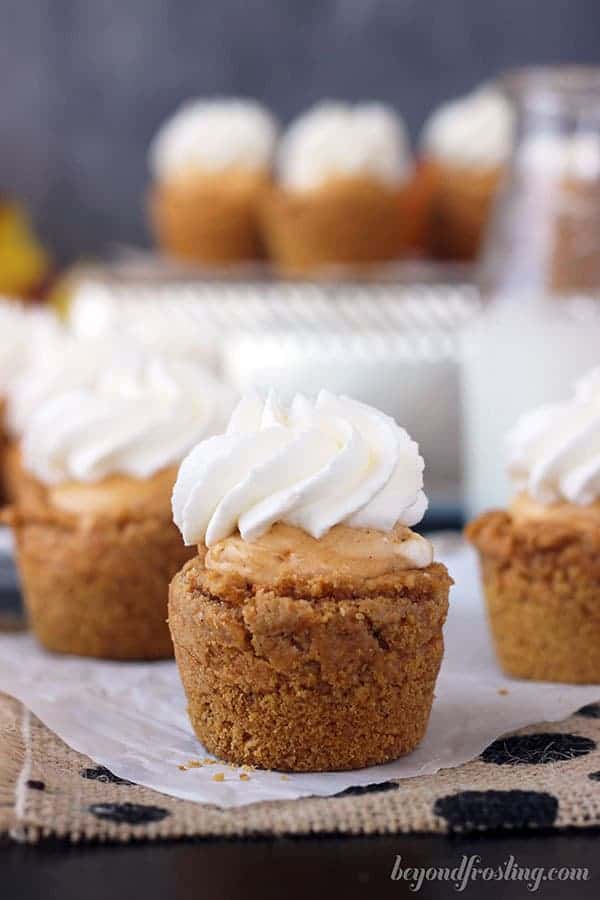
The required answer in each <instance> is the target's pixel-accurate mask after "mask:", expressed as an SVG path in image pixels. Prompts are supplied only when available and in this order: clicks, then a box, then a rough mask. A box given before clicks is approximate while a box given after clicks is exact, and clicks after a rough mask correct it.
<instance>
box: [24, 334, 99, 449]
mask: <svg viewBox="0 0 600 900" xmlns="http://www.w3.org/2000/svg"><path fill="white" fill-rule="evenodd" d="M114 353H115V348H114V341H111V340H108V339H106V340H93V341H92V340H90V341H85V340H79V339H78V338H76V337H74V336H73V335H72V334H71V333H69V332H67V331H64V332H61V333H60V334H58V335H56V336H55V337H54V339H53V340H49V341H47V342H46V343H45V344H44V345H43V346H41V347H40V348H39V352H38V353H37V354H36V356H35V358H33V357H32V358H30V360H29V365H28V366H27V367H26V368H25V369H24V371H23V372H22V373H21V374H20V375H19V376H18V377H16V378H15V379H14V381H13V383H12V385H11V389H10V391H9V395H8V404H7V424H8V428H9V430H10V432H11V433H12V434H13V435H14V436H17V437H18V436H20V435H22V433H23V431H24V429H25V427H26V426H27V424H28V422H29V421H30V419H31V418H32V416H33V415H34V414H35V413H36V412H37V410H38V409H40V407H42V406H43V405H44V404H45V403H46V402H47V401H48V400H50V399H51V398H52V397H55V396H56V395H58V394H61V393H63V392H64V391H67V390H72V389H73V388H78V387H85V386H87V385H89V384H92V383H93V382H94V381H95V380H96V378H97V377H98V375H99V373H101V372H102V371H105V370H106V369H107V368H108V367H109V366H110V362H111V360H112V359H113V357H114Z"/></svg>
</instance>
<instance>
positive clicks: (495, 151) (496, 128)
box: [422, 86, 514, 168]
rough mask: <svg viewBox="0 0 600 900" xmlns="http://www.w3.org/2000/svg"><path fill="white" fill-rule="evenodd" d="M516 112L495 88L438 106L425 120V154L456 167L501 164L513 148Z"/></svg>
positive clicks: (475, 92)
mask: <svg viewBox="0 0 600 900" xmlns="http://www.w3.org/2000/svg"><path fill="white" fill-rule="evenodd" d="M513 132H514V112H513V108H512V106H511V104H510V102H509V101H508V99H507V98H506V97H505V96H504V94H502V93H501V92H500V91H499V90H497V89H495V88H493V87H488V86H485V87H482V88H479V89H478V90H476V91H473V93H471V94H467V95H466V96H465V97H461V98H459V99H458V100H452V101H451V102H449V103H444V104H443V105H442V106H440V107H439V109H437V110H436V111H435V112H434V113H433V114H432V115H431V116H430V117H429V119H428V120H427V121H426V123H425V126H424V129H423V137H422V146H423V150H424V152H425V154H426V155H428V156H432V157H433V158H435V159H438V160H440V161H442V162H446V163H449V164H451V165H456V166H467V167H469V166H472V167H475V168H491V167H494V166H499V165H502V164H503V163H504V162H505V161H506V160H507V158H508V156H509V155H510V152H511V149H512V145H513Z"/></svg>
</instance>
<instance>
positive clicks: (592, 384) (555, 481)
mask: <svg viewBox="0 0 600 900" xmlns="http://www.w3.org/2000/svg"><path fill="white" fill-rule="evenodd" d="M507 440H508V450H509V457H508V473H509V476H510V477H511V478H512V479H513V482H514V484H515V487H516V488H517V489H518V490H523V491H526V492H527V493H528V494H529V495H530V496H531V497H532V498H533V499H534V500H537V501H538V502H539V503H544V504H552V503H558V502H561V501H568V502H569V503H574V504H577V505H580V506H586V505H588V504H590V503H593V502H595V501H596V500H598V499H599V498H600V368H598V369H594V370H592V371H591V372H590V373H589V374H588V375H587V376H586V377H584V378H582V379H581V381H579V382H578V384H577V385H576V388H575V395H574V397H573V398H572V400H570V401H568V402H566V403H555V404H551V405H546V406H542V407H540V408H539V409H536V410H534V411H533V412H530V413H527V414H525V415H524V416H522V417H521V418H520V419H519V420H518V422H517V424H516V426H515V427H514V428H513V430H512V431H511V432H510V433H509V435H508V438H507Z"/></svg>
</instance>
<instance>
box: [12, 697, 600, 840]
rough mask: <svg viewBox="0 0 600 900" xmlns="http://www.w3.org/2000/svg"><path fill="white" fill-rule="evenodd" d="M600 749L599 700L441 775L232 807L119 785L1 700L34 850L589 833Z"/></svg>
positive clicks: (19, 822) (25, 830) (598, 815)
mask: <svg viewBox="0 0 600 900" xmlns="http://www.w3.org/2000/svg"><path fill="white" fill-rule="evenodd" d="M599 745H600V704H597V705H593V706H587V707H584V708H583V709H581V710H579V712H578V713H577V714H576V715H574V716H571V717H570V718H569V719H566V720H565V721H564V722H560V723H556V722H554V723H551V724H542V725H536V726H530V727H528V728H524V729H521V730H520V731H519V732H517V733H516V734H514V735H511V736H508V737H505V738H501V739H500V740H498V741H494V743H493V744H491V745H490V746H489V747H488V748H487V750H485V751H484V753H483V754H482V755H481V756H480V757H479V758H478V759H476V760H473V761H472V762H470V763H467V764H466V765H463V766H460V767H459V768H456V769H445V770H442V771H441V772H439V773H438V774H437V775H429V776H423V777H419V778H410V779H405V780H403V781H400V782H386V783H385V784H379V785H374V786H371V787H367V788H351V789H349V790H348V791H344V792H343V794H340V795H337V796H335V797H331V798H306V799H301V800H291V801H285V802H272V803H255V804H252V805H250V806H245V807H243V808H240V809H229V810H222V809H219V808H218V807H216V806H209V805H203V804H197V803H191V802H189V801H185V800H177V799H174V798H172V797H167V796H165V795H164V794H159V793H156V792H155V791H151V790H149V789H148V788H144V787H139V786H137V785H134V784H130V783H128V782H124V781H123V780H121V779H118V778H116V777H115V776H114V775H113V774H112V773H111V772H109V771H107V770H106V769H103V768H102V767H100V766H98V765H97V764H95V763H94V762H93V761H92V760H91V759H89V758H88V757H86V756H82V755H81V754H79V753H76V752H75V751H74V750H71V749H70V748H69V747H67V745H66V744H64V743H63V742H62V741H61V740H60V739H59V738H58V737H57V736H56V735H55V734H53V733H52V732H51V731H49V730H48V729H47V728H46V727H45V726H44V725H43V724H42V723H41V722H40V721H39V720H38V719H36V717H35V716H33V715H32V714H31V713H30V712H29V711H28V710H26V709H25V708H24V707H23V706H22V705H21V704H20V703H18V702H17V701H16V700H13V699H11V698H9V697H6V696H5V695H0V832H8V833H9V834H10V835H12V837H13V838H14V839H15V840H18V841H27V842H31V843H34V842H36V841H39V840H40V839H42V838H44V837H51V836H52V837H61V838H68V839H70V840H72V841H74V842H75V841H88V840H96V841H109V840H110V841H131V840H140V839H141V840H165V839H173V838H183V837H198V836H221V837H249V836H256V835H284V834H286V835H306V834H346V835H348V834H385V833H395V832H429V833H436V832H437V833H447V832H454V831H458V832H471V831H497V830H502V829H507V828H519V829H523V828H566V827H573V826H575V827H590V826H593V825H600V748H599ZM250 777H252V776H251V775H250Z"/></svg>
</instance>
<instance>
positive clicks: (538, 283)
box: [461, 67, 600, 516]
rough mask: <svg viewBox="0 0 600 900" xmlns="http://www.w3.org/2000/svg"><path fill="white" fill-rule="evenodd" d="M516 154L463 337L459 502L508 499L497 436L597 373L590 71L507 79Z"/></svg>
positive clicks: (599, 154)
mask: <svg viewBox="0 0 600 900" xmlns="http://www.w3.org/2000/svg"><path fill="white" fill-rule="evenodd" d="M502 83H503V86H504V88H505V89H506V91H507V93H508V94H509V96H510V97H511V98H512V99H513V101H514V104H515V111H516V116H515V118H516V126H515V141H514V149H513V153H512V157H511V161H510V165H509V167H508V170H507V173H506V177H505V182H504V185H503V187H502V189H501V191H500V193H499V196H498V201H497V204H496V208H495V210H494V214H493V216H492V220H491V222H490V227H489V231H488V235H487V240H486V242H485V245H484V251H483V255H482V259H481V261H480V284H481V288H482V295H483V300H484V303H483V308H482V312H481V314H480V316H479V317H478V318H477V319H475V321H473V322H472V324H471V325H470V326H469V327H468V328H467V330H466V331H465V333H464V335H463V346H462V351H463V352H462V363H461V378H462V392H461V395H462V413H463V425H464V427H463V462H464V467H463V471H464V499H465V507H466V512H467V514H468V515H469V516H472V515H475V514H477V513H479V512H481V511H482V510H484V509H486V508H490V507H498V506H504V505H505V504H506V500H507V497H508V485H507V483H506V479H505V474H504V466H505V458H506V453H505V436H506V432H507V431H508V429H509V428H510V427H512V425H514V423H515V421H516V419H517V418H518V417H519V415H520V414H521V413H523V412H526V411H527V410H529V409H531V408H533V407H536V406H539V405H540V404H542V403H551V402H555V401H557V400H561V399H563V398H566V397H567V396H568V395H569V394H570V393H571V391H572V386H573V382H574V381H575V380H576V379H577V378H578V377H579V376H580V375H582V374H584V373H585V372H586V371H588V370H589V369H590V368H592V367H594V366H600V68H589V67H555V68H554V67H542V68H534V69H525V70H521V71H518V72H515V73H512V74H509V75H508V76H506V77H505V78H504V79H503V82H502Z"/></svg>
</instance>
